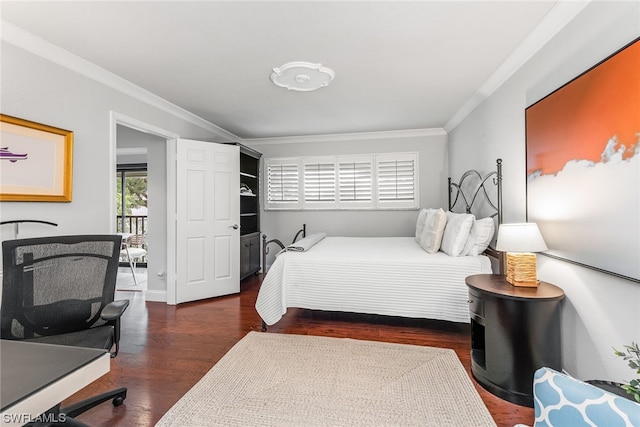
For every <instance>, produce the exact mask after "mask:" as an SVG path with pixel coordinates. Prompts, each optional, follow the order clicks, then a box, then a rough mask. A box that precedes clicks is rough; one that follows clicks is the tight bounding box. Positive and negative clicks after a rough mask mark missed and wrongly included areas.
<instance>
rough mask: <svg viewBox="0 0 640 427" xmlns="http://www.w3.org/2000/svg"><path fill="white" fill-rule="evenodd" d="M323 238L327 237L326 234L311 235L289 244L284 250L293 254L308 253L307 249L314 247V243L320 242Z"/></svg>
mask: <svg viewBox="0 0 640 427" xmlns="http://www.w3.org/2000/svg"><path fill="white" fill-rule="evenodd" d="M325 237H327V234H326V233H316V234H312V235H310V236H307V237H305V238H303V239H300V240H298V241H297V242H295V243H292V244H290V245H289V246H287V247H286V248H284V250H285V251H293V252H305V251H308V250H309V249H311V247H312V246H313V245H315V244H316V243H318V242H319V241H321V240H322V239H324V238H325Z"/></svg>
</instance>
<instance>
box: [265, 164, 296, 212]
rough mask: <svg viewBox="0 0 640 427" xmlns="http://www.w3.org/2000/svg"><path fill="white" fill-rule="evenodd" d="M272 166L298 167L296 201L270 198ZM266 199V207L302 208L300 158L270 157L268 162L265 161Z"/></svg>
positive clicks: (275, 208) (276, 208) (274, 208)
mask: <svg viewBox="0 0 640 427" xmlns="http://www.w3.org/2000/svg"><path fill="white" fill-rule="evenodd" d="M271 166H295V167H296V168H297V178H296V179H297V185H298V189H297V200H295V201H293V200H292V201H282V200H275V201H272V200H270V199H269V193H270V190H271V188H270V187H269V178H270V168H271ZM264 200H265V209H273V210H278V209H300V208H301V206H302V204H301V201H302V186H301V185H300V159H298V158H279V159H269V160H268V162H267V161H265V168H264Z"/></svg>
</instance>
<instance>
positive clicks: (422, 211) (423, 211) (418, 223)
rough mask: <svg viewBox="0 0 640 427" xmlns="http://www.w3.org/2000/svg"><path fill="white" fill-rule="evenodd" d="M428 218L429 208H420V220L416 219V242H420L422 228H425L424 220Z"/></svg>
mask: <svg viewBox="0 0 640 427" xmlns="http://www.w3.org/2000/svg"><path fill="white" fill-rule="evenodd" d="M426 219H427V210H426V209H420V213H419V214H418V220H417V221H416V242H418V243H420V236H422V230H424V221H425V220H426Z"/></svg>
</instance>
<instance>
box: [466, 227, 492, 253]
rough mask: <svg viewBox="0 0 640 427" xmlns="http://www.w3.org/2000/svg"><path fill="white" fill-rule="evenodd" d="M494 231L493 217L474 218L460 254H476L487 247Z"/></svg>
mask: <svg viewBox="0 0 640 427" xmlns="http://www.w3.org/2000/svg"><path fill="white" fill-rule="evenodd" d="M493 233H495V224H494V222H493V218H481V219H476V220H475V221H474V222H473V226H472V227H471V233H470V234H469V238H468V239H467V243H466V244H465V245H464V249H463V250H462V254H461V255H462V256H478V255H480V254H481V253H482V252H484V251H485V249H487V247H488V246H489V243H491V239H493Z"/></svg>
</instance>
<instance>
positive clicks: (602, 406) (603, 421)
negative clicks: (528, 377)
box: [533, 368, 640, 427]
mask: <svg viewBox="0 0 640 427" xmlns="http://www.w3.org/2000/svg"><path fill="white" fill-rule="evenodd" d="M533 402H534V407H535V416H536V419H535V423H534V427H551V426H556V427H558V426H562V427H564V426H571V427H573V426H606V427H617V426H630V427H638V426H640V404H639V403H636V402H634V401H632V400H630V399H627V398H625V397H621V396H617V395H615V394H613V393H609V392H607V391H605V390H602V389H600V388H598V387H595V386H593V385H591V384H587V383H585V382H582V381H580V380H577V379H575V378H572V377H570V376H568V375H565V374H562V373H560V372H557V371H554V370H553V369H549V368H540V369H538V370H537V371H536V372H535V374H534V379H533Z"/></svg>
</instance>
